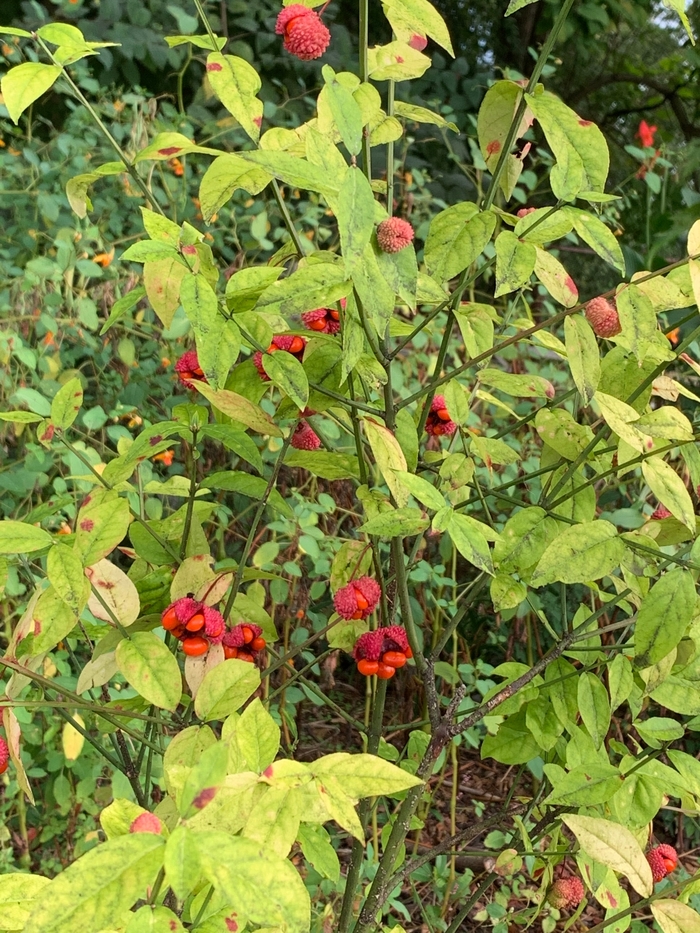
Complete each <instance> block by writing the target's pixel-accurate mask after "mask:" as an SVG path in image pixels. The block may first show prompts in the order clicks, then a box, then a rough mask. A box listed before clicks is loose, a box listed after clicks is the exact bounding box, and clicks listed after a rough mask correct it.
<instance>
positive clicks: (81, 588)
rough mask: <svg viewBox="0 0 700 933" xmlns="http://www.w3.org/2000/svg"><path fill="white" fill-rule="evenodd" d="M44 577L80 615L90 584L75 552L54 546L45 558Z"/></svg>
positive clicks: (64, 546) (57, 545)
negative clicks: (45, 576)
mask: <svg viewBox="0 0 700 933" xmlns="http://www.w3.org/2000/svg"><path fill="white" fill-rule="evenodd" d="M46 575H47V577H48V578H49V582H50V583H51V585H52V586H53V588H54V589H55V590H56V592H57V593H58V595H59V596H60V597H61V599H62V600H63V601H64V602H65V603H67V604H68V606H70V608H71V609H72V610H73V612H75V613H76V614H80V613H81V612H82V611H83V609H84V608H85V606H86V604H87V601H88V597H89V595H90V583H89V582H88V580H87V579H86V577H85V573H84V571H83V564H82V561H81V560H80V557H79V556H78V555H77V554H76V552H75V551H74V550H72V549H71V548H69V547H66V545H65V544H56V545H54V547H52V548H51V550H50V551H49V553H48V556H47V558H46ZM132 585H133V584H132Z"/></svg>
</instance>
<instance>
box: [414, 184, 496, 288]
mask: <svg viewBox="0 0 700 933" xmlns="http://www.w3.org/2000/svg"><path fill="white" fill-rule="evenodd" d="M495 226H496V215H495V214H494V213H492V212H491V211H482V212H480V211H479V209H478V207H477V206H476V204H472V203H470V202H468V201H467V202H464V203H463V204H454V205H453V206H452V207H448V208H447V209H446V210H444V211H441V212H440V213H439V214H438V215H437V216H436V217H434V218H433V220H432V222H431V224H430V230H429V232H428V239H427V240H426V243H425V264H426V266H427V267H428V272H429V273H430V274H431V275H434V276H435V277H436V278H437V279H439V280H440V281H441V282H442V281H445V280H446V279H452V278H454V276H456V275H458V274H459V273H460V272H462V271H463V270H464V269H466V268H467V267H468V266H470V265H471V264H472V263H473V262H474V261H475V260H476V259H477V258H478V257H479V256H480V255H481V253H482V252H483V250H484V248H485V246H486V244H487V243H488V242H489V240H490V239H491V234H492V233H493V231H494V228H495Z"/></svg>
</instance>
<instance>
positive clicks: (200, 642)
mask: <svg viewBox="0 0 700 933" xmlns="http://www.w3.org/2000/svg"><path fill="white" fill-rule="evenodd" d="M182 650H183V651H184V652H185V654H186V655H187V656H188V657H190V658H199V657H201V655H203V654H206V653H207V651H208V650H209V642H208V641H207V639H206V638H203V637H202V636H201V635H191V636H190V637H189V638H186V639H185V640H184V641H183V643H182Z"/></svg>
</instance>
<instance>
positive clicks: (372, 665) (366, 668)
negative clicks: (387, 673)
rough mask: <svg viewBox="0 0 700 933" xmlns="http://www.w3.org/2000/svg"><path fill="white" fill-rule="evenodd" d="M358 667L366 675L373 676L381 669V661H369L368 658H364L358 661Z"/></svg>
mask: <svg viewBox="0 0 700 933" xmlns="http://www.w3.org/2000/svg"><path fill="white" fill-rule="evenodd" d="M357 669H358V671H359V672H360V673H361V674H364V675H365V677H371V676H372V675H373V674H376V673H377V671H378V670H379V661H368V660H367V658H363V659H362V660H361V661H358V662H357Z"/></svg>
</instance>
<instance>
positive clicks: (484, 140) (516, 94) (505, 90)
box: [477, 81, 533, 236]
mask: <svg viewBox="0 0 700 933" xmlns="http://www.w3.org/2000/svg"><path fill="white" fill-rule="evenodd" d="M522 95H523V89H522V87H520V86H519V85H518V84H516V82H515V81H496V82H495V84H493V85H492V86H491V87H490V88H489V89H488V91H487V92H486V94H485V96H484V99H483V101H482V102H481V106H480V107H479V114H478V117H477V135H478V137H479V148H480V149H481V154H482V156H483V157H484V160H485V162H486V166H487V168H488V170H489V171H490V172H491V173H493V172H494V171H495V169H496V166H497V165H498V162H499V160H500V157H501V154H502V150H503V147H504V146H505V143H506V137H507V136H508V132H509V130H510V125H511V123H512V122H513V119H514V117H515V112H516V110H517V108H518V105H519V103H520V100H521V98H522ZM532 120H533V116H532V111H531V110H530V109H529V107H526V108H525V110H524V112H523V115H522V118H521V121H520V126H519V127H518V129H517V131H516V136H515V138H516V139H520V137H521V136H523V134H524V133H525V132H526V131H527V129H528V128H529V127H530V125H531V123H532ZM522 170H523V162H522V159H518V158H517V157H516V156H514V155H512V154H509V155H508V156H507V157H506V171H505V172H504V173H503V178H502V180H501V189H502V190H503V193H504V194H505V197H506V200H510V197H511V195H512V193H513V189H514V188H515V185H516V183H517V181H518V178H519V177H520V174H521V172H522ZM516 232H517V234H518V236H519V235H520V231H519V230H518V231H516Z"/></svg>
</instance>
